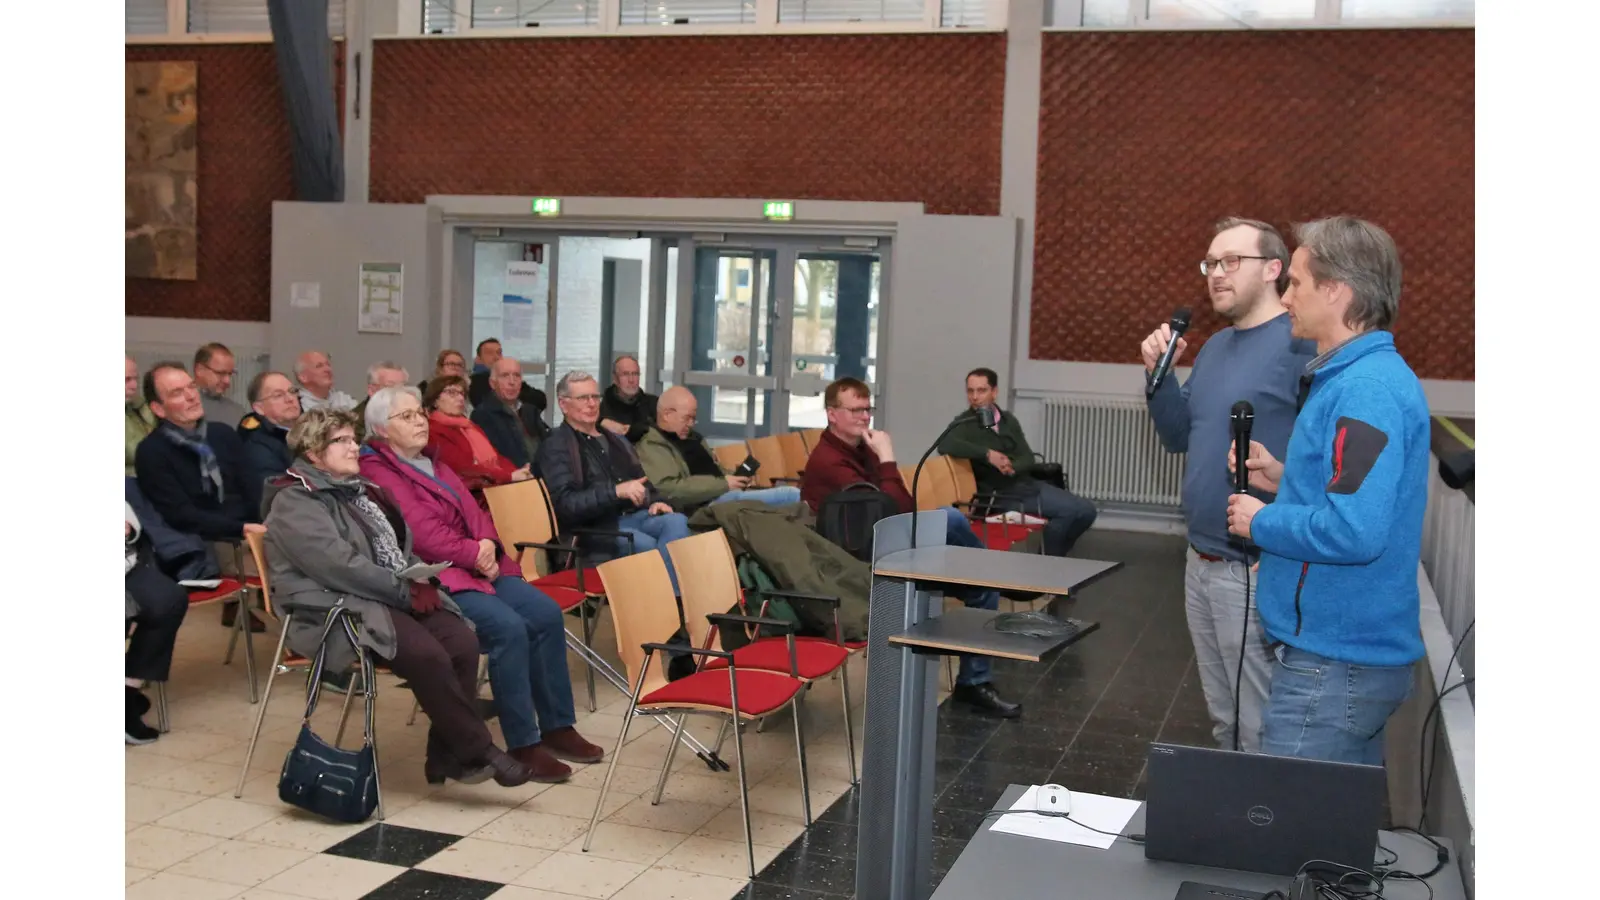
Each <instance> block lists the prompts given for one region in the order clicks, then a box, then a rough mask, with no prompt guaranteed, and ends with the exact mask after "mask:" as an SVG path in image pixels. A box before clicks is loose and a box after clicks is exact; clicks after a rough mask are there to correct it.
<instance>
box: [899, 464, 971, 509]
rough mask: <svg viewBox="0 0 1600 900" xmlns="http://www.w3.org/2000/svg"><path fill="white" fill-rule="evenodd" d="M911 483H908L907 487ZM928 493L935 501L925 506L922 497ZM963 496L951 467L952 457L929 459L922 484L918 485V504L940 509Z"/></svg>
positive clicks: (924, 467)
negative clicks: (957, 487) (957, 486)
mask: <svg viewBox="0 0 1600 900" xmlns="http://www.w3.org/2000/svg"><path fill="white" fill-rule="evenodd" d="M909 486H910V483H909V482H908V483H907V487H909ZM924 495H926V496H928V497H929V498H930V501H931V502H932V503H933V505H932V506H923V505H922V502H921V501H922V497H923V496H924ZM962 499H963V498H962V497H961V496H960V492H959V491H957V490H956V476H955V472H954V471H953V470H952V469H951V468H950V457H948V456H935V457H932V458H930V459H929V460H928V464H927V465H925V466H923V467H922V484H920V485H918V490H917V501H918V502H917V505H918V506H919V507H921V508H923V509H938V508H939V507H942V506H950V505H952V504H954V503H957V502H958V501H961V500H962Z"/></svg>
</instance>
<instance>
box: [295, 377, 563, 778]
mask: <svg viewBox="0 0 1600 900" xmlns="http://www.w3.org/2000/svg"><path fill="white" fill-rule="evenodd" d="M289 445H290V446H291V447H292V448H293V452H294V455H295V461H294V463H293V466H292V467H291V468H290V469H289V470H288V472H287V473H284V474H280V475H278V476H277V477H276V478H274V479H273V480H272V481H271V482H269V483H268V485H267V488H266V504H267V508H268V512H267V523H266V524H267V537H266V542H267V567H268V569H269V570H270V574H271V578H272V588H273V594H274V596H275V598H276V599H277V602H278V603H279V604H280V606H281V608H282V609H284V610H286V611H288V612H290V613H294V614H296V615H294V616H293V618H292V619H291V621H290V623H289V633H288V635H287V636H286V638H285V640H286V641H287V642H288V644H289V646H290V647H291V648H293V649H294V651H295V652H296V653H299V654H301V655H304V656H308V657H310V656H315V655H316V653H317V651H318V649H319V647H318V646H317V642H318V640H319V638H320V637H321V636H322V631H323V628H324V626H325V624H326V622H327V614H328V611H329V610H331V609H333V608H334V607H336V606H337V607H342V608H344V609H347V610H349V611H350V613H351V614H352V615H354V617H355V619H356V622H354V623H353V624H355V625H356V635H357V636H358V639H359V641H360V643H361V648H362V650H363V651H364V652H366V653H370V654H372V655H373V656H374V657H377V658H378V659H381V660H383V661H385V662H387V663H388V664H389V667H390V668H391V669H392V670H393V671H394V674H395V675H396V676H398V677H400V678H403V679H405V680H406V682H407V683H409V684H410V685H411V691H412V693H414V694H415V695H416V698H417V702H418V703H419V704H421V706H422V710H423V712H426V713H427V714H428V719H429V721H430V723H431V724H430V725H429V727H428V745H427V756H426V758H425V760H424V762H423V772H424V774H425V776H426V778H427V780H428V783H429V784H442V783H443V782H444V780H445V779H446V778H451V779H454V780H456V781H462V782H466V783H468V784H476V783H478V782H481V781H485V780H487V779H488V778H489V777H491V776H493V777H494V779H495V781H496V782H498V783H500V784H502V785H504V786H506V787H512V786H514V785H519V784H523V783H526V782H527V781H528V780H529V779H530V778H531V777H532V776H533V773H532V772H531V771H529V770H528V767H527V766H524V765H523V764H522V763H520V762H518V761H517V760H516V759H515V758H513V757H512V756H511V755H509V754H507V753H506V752H505V751H503V750H501V749H500V748H499V747H496V746H495V745H494V742H493V740H492V738H491V737H490V735H489V729H488V728H487V727H485V726H484V724H483V719H482V717H481V716H479V714H478V706H477V697H478V639H477V638H476V637H475V636H474V635H473V633H472V629H471V628H470V627H468V625H467V623H466V622H464V621H462V619H461V609H460V608H459V607H458V606H457V605H456V604H455V603H454V602H453V601H452V600H451V598H450V595H449V594H447V593H445V592H444V591H441V590H440V589H439V588H438V585H437V580H436V579H431V578H430V579H427V580H411V579H409V578H407V577H405V576H403V575H402V574H401V573H402V572H403V571H404V570H405V569H406V568H408V567H410V566H413V565H416V564H418V563H419V560H418V559H417V557H416V554H414V553H413V552H412V550H411V542H412V530H411V528H410V527H409V526H408V525H407V523H406V520H405V518H404V517H403V516H402V515H401V513H400V509H399V507H398V506H396V504H395V502H394V499H393V498H392V497H390V496H389V494H388V492H386V491H384V490H383V489H382V488H379V487H378V486H377V485H375V484H373V483H372V482H370V481H368V480H366V479H365V478H362V477H361V458H360V447H359V445H358V444H357V443H356V437H355V415H354V414H353V413H349V412H341V411H335V410H329V409H316V410H312V411H311V412H309V413H306V414H305V415H304V416H302V417H301V418H300V420H299V421H298V422H296V423H295V426H294V428H292V429H291V430H290V432H289ZM328 640H329V641H330V644H329V645H328V653H327V664H328V666H329V667H330V668H332V669H333V670H334V671H338V672H342V671H344V670H347V669H349V668H350V666H351V665H353V664H354V663H355V662H356V655H355V651H354V648H352V647H350V643H349V640H348V639H347V638H346V637H345V635H344V634H343V633H342V631H335V632H333V634H332V635H330V636H329V638H328Z"/></svg>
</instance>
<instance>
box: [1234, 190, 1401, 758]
mask: <svg viewBox="0 0 1600 900" xmlns="http://www.w3.org/2000/svg"><path fill="white" fill-rule="evenodd" d="M1296 231H1297V234H1296V236H1297V238H1298V239H1299V243H1300V246H1299V248H1298V249H1296V250H1295V252H1294V258H1293V260H1292V261H1291V263H1290V265H1289V293H1288V294H1287V295H1286V296H1285V297H1284V306H1285V307H1287V308H1288V310H1289V318H1290V322H1291V323H1292V326H1293V334H1294V336H1295V337H1298V338H1305V339H1307V340H1311V341H1315V342H1316V345H1317V352H1318V356H1317V357H1316V358H1315V359H1313V360H1312V361H1311V362H1310V363H1309V364H1308V365H1307V366H1306V368H1305V375H1304V376H1303V377H1302V379H1301V385H1302V390H1301V397H1302V398H1303V405H1302V407H1301V409H1300V415H1299V418H1298V419H1297V420H1296V421H1295V426H1294V434H1293V435H1292V436H1291V437H1290V438H1289V445H1288V452H1287V455H1286V457H1285V458H1284V461H1283V462H1281V463H1280V462H1278V461H1277V460H1276V459H1274V458H1273V456H1272V454H1271V453H1269V452H1268V451H1267V448H1266V447H1264V446H1262V444H1260V443H1259V442H1256V441H1252V442H1251V444H1250V455H1249V457H1248V458H1247V459H1246V460H1245V467H1246V469H1247V470H1248V471H1249V475H1250V484H1251V486H1252V487H1254V488H1255V489H1257V490H1259V491H1267V492H1272V493H1275V494H1276V495H1277V496H1276V498H1275V499H1274V500H1273V501H1272V502H1271V503H1270V504H1267V503H1263V502H1262V501H1261V500H1260V499H1259V498H1257V497H1254V496H1251V495H1250V494H1235V495H1233V496H1231V497H1229V498H1228V530H1229V531H1231V532H1232V533H1234V534H1236V535H1239V536H1240V537H1243V538H1246V539H1248V540H1250V541H1251V542H1253V543H1254V544H1255V546H1256V547H1258V548H1260V553H1261V563H1260V579H1261V583H1260V592H1259V601H1260V610H1261V625H1262V628H1263V630H1264V631H1265V632H1266V638H1267V640H1268V641H1269V642H1270V644H1271V647H1272V651H1273V654H1274V656H1275V657H1276V664H1275V665H1274V667H1273V672H1272V692H1271V695H1270V696H1269V698H1268V700H1267V706H1266V709H1265V711H1264V712H1263V714H1262V720H1263V725H1262V732H1261V751H1262V752H1263V753H1269V754H1273V755H1276V756H1299V757H1305V758H1310V759H1325V760H1332V761H1338V762H1353V763H1364V764H1367V765H1381V764H1382V763H1383V748H1384V729H1385V725H1386V724H1387V722H1388V720H1389V716H1390V714H1392V713H1393V712H1394V711H1395V709H1396V708H1398V707H1399V706H1400V704H1401V703H1402V702H1403V701H1404V700H1405V699H1406V696H1407V695H1408V694H1409V693H1410V691H1411V677H1412V673H1411V669H1412V664H1413V663H1414V662H1416V660H1417V659H1418V658H1420V657H1421V656H1422V652H1423V648H1422V635H1421V634H1420V632H1419V629H1418V627H1417V617H1418V614H1419V612H1420V610H1419V606H1420V598H1419V596H1418V591H1417V566H1418V560H1419V558H1420V556H1421V548H1422V519H1423V512H1424V510H1425V509H1426V507H1427V503H1428V474H1429V468H1430V467H1429V424H1428V401H1427V398H1426V397H1425V396H1424V395H1423V392H1422V383H1421V382H1420V381H1418V380H1417V376H1416V375H1415V374H1414V373H1413V372H1412V371H1411V368H1410V367H1409V366H1407V365H1406V362H1405V360H1404V359H1401V357H1400V354H1399V353H1398V352H1396V350H1395V346H1394V335H1393V334H1392V333H1391V331H1392V329H1393V328H1394V322H1395V318H1396V317H1397V315H1398V314H1399V311H1400V255H1399V252H1398V251H1397V250H1396V249H1395V245H1394V240H1393V239H1392V238H1390V237H1389V235H1388V233H1387V232H1385V231H1384V230H1383V229H1382V228H1379V227H1378V226H1376V225H1373V224H1372V223H1370V222H1364V221H1362V220H1360V219H1356V218H1351V217H1347V216H1338V217H1334V218H1330V219H1322V220H1320V221H1317V222H1310V223H1308V224H1305V225H1301V226H1299V228H1298V229H1297V230H1296ZM1228 458H1229V465H1230V466H1232V465H1233V464H1234V463H1235V460H1234V459H1233V453H1232V452H1231V451H1230V452H1229V453H1228Z"/></svg>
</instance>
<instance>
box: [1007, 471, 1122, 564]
mask: <svg viewBox="0 0 1600 900" xmlns="http://www.w3.org/2000/svg"><path fill="white" fill-rule="evenodd" d="M997 500H998V505H999V506H1000V507H1001V508H1002V509H1007V510H1016V511H1020V512H1022V513H1023V514H1024V515H1030V516H1038V517H1040V518H1042V519H1045V520H1047V521H1046V523H1045V526H1044V552H1046V553H1048V554H1050V555H1051V556H1066V555H1067V554H1068V553H1069V552H1071V551H1072V545H1073V544H1076V543H1077V542H1078V538H1080V537H1082V536H1083V533H1084V532H1085V531H1088V530H1089V526H1091V525H1093V524H1094V520H1095V518H1096V517H1097V516H1099V514H1100V512H1099V510H1097V509H1095V508H1094V504H1093V503H1091V502H1089V501H1088V500H1085V499H1083V498H1082V497H1079V496H1078V495H1077V494H1073V493H1069V492H1067V491H1063V490H1062V489H1061V488H1058V487H1056V486H1055V485H1053V484H1045V483H1044V482H1041V481H1023V482H1021V483H1020V484H1018V485H1017V486H1016V487H1013V488H1012V489H1011V490H1009V491H1006V492H1004V493H1002V494H1000V495H999V497H998V498H997Z"/></svg>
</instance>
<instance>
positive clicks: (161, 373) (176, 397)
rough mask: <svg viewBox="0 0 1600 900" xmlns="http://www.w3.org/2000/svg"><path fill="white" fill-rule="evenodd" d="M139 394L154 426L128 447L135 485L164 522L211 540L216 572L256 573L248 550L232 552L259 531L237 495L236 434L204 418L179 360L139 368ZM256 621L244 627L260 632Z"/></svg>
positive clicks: (240, 460)
mask: <svg viewBox="0 0 1600 900" xmlns="http://www.w3.org/2000/svg"><path fill="white" fill-rule="evenodd" d="M144 396H145V401H146V402H147V403H149V405H150V411H151V412H153V413H155V414H156V418H157V419H159V420H160V424H159V425H158V426H156V430H155V431H154V432H152V433H151V435H150V436H149V437H147V438H145V439H144V440H142V441H140V442H139V446H138V449H136V450H135V451H134V456H133V468H134V472H135V473H136V474H137V476H138V479H139V489H140V490H141V491H143V492H144V495H145V498H146V499H147V500H149V501H150V505H151V506H153V507H155V509H156V512H158V513H160V514H161V517H162V518H163V519H165V520H166V522H167V524H168V525H170V526H171V527H173V528H175V529H177V530H178V531H182V532H185V533H188V534H195V535H199V536H200V537H201V538H203V539H204V540H206V541H209V542H211V543H212V548H213V551H214V552H215V553H216V556H217V563H218V565H219V566H220V567H221V569H222V572H223V574H225V575H242V574H250V575H253V574H255V571H254V570H255V566H254V564H253V563H252V562H251V561H250V556H249V554H248V553H245V552H241V551H240V550H239V543H240V542H241V541H242V540H243V539H244V535H245V532H247V531H257V530H260V529H261V526H260V525H258V524H255V523H256V522H258V521H259V520H260V518H261V516H260V511H259V510H252V509H250V508H249V506H247V505H246V503H245V499H244V491H243V487H242V484H243V479H242V474H241V473H242V472H243V464H244V448H243V446H242V445H241V444H240V442H239V436H238V435H237V434H235V433H234V431H233V429H232V428H229V427H228V426H226V425H223V424H221V423H220V422H207V421H205V418H204V416H205V410H204V407H202V406H201V403H200V392H199V390H198V389H196V387H195V384H194V379H193V378H190V377H189V373H188V371H186V370H185V369H184V368H183V364H182V363H176V362H163V363H157V364H156V365H155V366H153V367H152V368H151V369H150V371H149V372H146V373H145V376H144ZM234 609H235V605H234V604H229V605H228V606H227V607H226V608H225V609H224V610H223V624H225V625H226V624H229V623H231V622H232V620H233V612H234ZM257 624H258V623H256V622H252V626H251V627H252V628H253V629H255V630H261V628H258V627H257ZM261 627H263V628H264V626H261Z"/></svg>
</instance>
